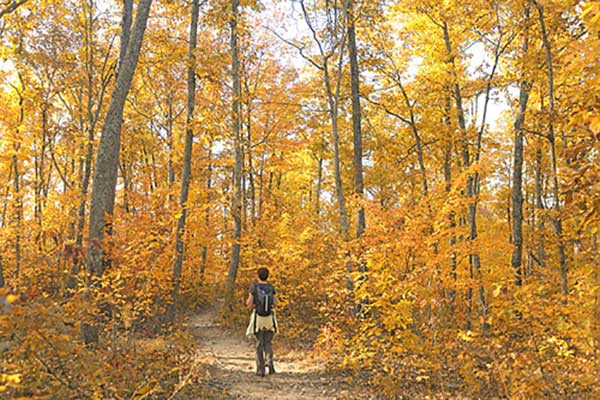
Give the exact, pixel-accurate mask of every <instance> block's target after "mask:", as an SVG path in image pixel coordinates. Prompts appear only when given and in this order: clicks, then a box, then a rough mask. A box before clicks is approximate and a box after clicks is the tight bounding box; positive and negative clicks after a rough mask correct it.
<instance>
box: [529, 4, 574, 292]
mask: <svg viewBox="0 0 600 400" xmlns="http://www.w3.org/2000/svg"><path fill="white" fill-rule="evenodd" d="M535 5H536V7H537V10H538V17H539V21H540V28H541V30H542V43H543V45H544V50H545V53H546V73H547V75H548V96H549V98H550V122H549V124H548V141H549V142H550V160H551V163H552V197H553V201H552V208H553V209H554V211H555V214H556V215H554V216H553V217H552V220H551V221H552V226H553V227H554V232H555V233H556V236H557V238H558V257H559V262H560V277H561V291H562V293H563V295H565V296H566V295H567V294H568V293H569V286H568V281H567V273H568V264H567V255H566V251H565V244H564V238H563V228H562V217H561V215H560V214H561V206H560V189H559V185H558V167H557V160H556V137H555V134H554V118H555V116H556V106H555V101H554V71H553V65H552V50H551V46H550V41H549V39H548V33H547V32H546V23H545V21H544V8H543V6H542V5H541V4H540V3H539V2H537V1H535ZM564 141H565V139H564V137H563V142H564Z"/></svg>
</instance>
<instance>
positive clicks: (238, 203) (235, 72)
mask: <svg viewBox="0 0 600 400" xmlns="http://www.w3.org/2000/svg"><path fill="white" fill-rule="evenodd" d="M239 5H240V2H239V0H232V2H231V12H232V17H231V21H230V26H231V42H230V43H231V79H232V82H233V94H232V102H231V111H232V112H231V114H232V119H233V139H234V147H235V164H234V168H233V186H234V188H233V190H234V194H233V203H232V207H231V208H232V210H231V211H232V215H233V223H234V226H233V238H232V239H233V244H232V248H231V261H230V264H229V275H228V276H227V292H226V294H225V296H226V302H227V303H228V305H229V306H232V301H233V291H234V285H235V280H236V277H237V271H238V266H239V263H240V252H241V243H240V239H241V237H242V173H243V157H244V155H243V152H242V138H241V136H240V135H241V134H240V98H241V86H240V71H239V69H240V62H239V47H238V46H239V45H238V25H237V20H238V18H239Z"/></svg>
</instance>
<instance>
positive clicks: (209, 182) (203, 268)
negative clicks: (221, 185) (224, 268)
mask: <svg viewBox="0 0 600 400" xmlns="http://www.w3.org/2000/svg"><path fill="white" fill-rule="evenodd" d="M212 170H213V166H212V147H211V145H209V148H208V177H207V178H206V210H205V211H204V226H205V227H206V235H205V236H204V237H205V238H204V240H205V241H207V240H208V237H209V232H210V202H211V199H212V196H211V190H212ZM207 260H208V243H206V242H205V243H203V244H202V261H201V264H200V284H202V283H203V282H204V272H205V271H206V263H207Z"/></svg>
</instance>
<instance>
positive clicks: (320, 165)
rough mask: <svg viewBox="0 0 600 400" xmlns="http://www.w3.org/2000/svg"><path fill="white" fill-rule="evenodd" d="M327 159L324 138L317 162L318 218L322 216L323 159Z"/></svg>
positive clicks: (316, 210)
mask: <svg viewBox="0 0 600 400" xmlns="http://www.w3.org/2000/svg"><path fill="white" fill-rule="evenodd" d="M324 157H325V138H322V143H321V147H320V152H319V158H318V160H317V188H316V190H315V215H316V216H317V217H318V216H319V215H320V214H321V188H322V186H323V158H324Z"/></svg>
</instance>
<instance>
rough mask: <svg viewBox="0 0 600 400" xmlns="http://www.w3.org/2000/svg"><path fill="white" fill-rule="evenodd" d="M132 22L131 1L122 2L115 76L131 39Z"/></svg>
mask: <svg viewBox="0 0 600 400" xmlns="http://www.w3.org/2000/svg"><path fill="white" fill-rule="evenodd" d="M132 22H133V0H123V18H122V19H121V44H120V48H119V62H118V64H117V75H118V74H119V73H120V72H121V69H122V68H123V62H124V61H125V55H126V54H127V47H128V46H129V38H130V37H131V23H132Z"/></svg>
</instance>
